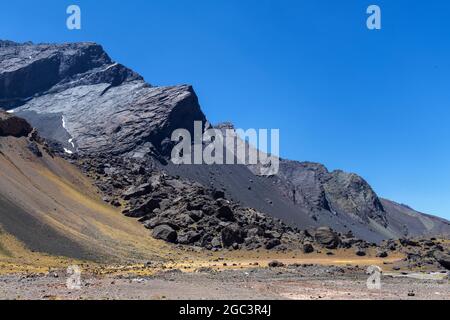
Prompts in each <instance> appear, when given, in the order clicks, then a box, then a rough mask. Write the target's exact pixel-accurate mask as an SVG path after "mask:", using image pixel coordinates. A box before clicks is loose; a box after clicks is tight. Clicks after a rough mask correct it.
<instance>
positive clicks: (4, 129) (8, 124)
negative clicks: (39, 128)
mask: <svg viewBox="0 0 450 320" xmlns="http://www.w3.org/2000/svg"><path fill="white" fill-rule="evenodd" d="M32 130H33V128H31V126H30V125H29V124H28V122H26V121H25V120H24V119H21V118H18V117H15V116H13V115H11V114H9V113H6V112H4V111H1V110H0V137H6V136H12V137H17V138H19V137H26V136H28V134H30V133H31V131H32Z"/></svg>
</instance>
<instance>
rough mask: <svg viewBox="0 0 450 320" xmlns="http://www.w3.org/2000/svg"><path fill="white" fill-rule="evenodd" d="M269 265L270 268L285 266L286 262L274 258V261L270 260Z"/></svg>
mask: <svg viewBox="0 0 450 320" xmlns="http://www.w3.org/2000/svg"><path fill="white" fill-rule="evenodd" d="M269 267H270V268H282V267H284V263H283V262H280V261H277V260H274V261H271V262H269Z"/></svg>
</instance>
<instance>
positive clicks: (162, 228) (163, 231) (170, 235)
mask: <svg viewBox="0 0 450 320" xmlns="http://www.w3.org/2000/svg"><path fill="white" fill-rule="evenodd" d="M152 236H153V237H154V238H155V239H160V240H164V241H166V242H170V243H175V242H176V241H177V232H176V231H175V230H173V229H172V228H171V227H170V226H168V225H166V224H163V225H159V226H157V227H156V228H155V229H153V233H152Z"/></svg>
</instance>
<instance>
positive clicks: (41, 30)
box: [0, 0, 450, 218]
mask: <svg viewBox="0 0 450 320" xmlns="http://www.w3.org/2000/svg"><path fill="white" fill-rule="evenodd" d="M69 4H78V5H80V6H81V9H82V24H83V25H82V27H83V29H82V30H81V31H69V30H67V29H66V27H65V20H66V13H65V11H66V8H67V6H68V5H69ZM370 4H378V5H379V6H380V7H381V9H382V19H383V20H382V30H381V31H369V30H368V29H367V28H366V24H365V21H366V14H365V11H366V8H367V7H368V6H369V5H370ZM449 16H450V2H449V1H444V0H428V1H425V0H421V1H407V0H395V1H392V0H389V1H388V0H384V1H382V0H371V1H365V0H341V1H331V0H330V1H325V0H292V1H285V0H189V1H188V0H158V1H155V0H130V1H119V0H115V1H114V0H110V1H103V0H96V1H93V0H71V1H65V0H47V1H45V0H42V1H34V0H33V1H31V0H29V1H24V0H14V1H8V2H7V4H5V3H3V4H2V8H1V10H0V38H3V39H10V40H15V41H27V40H31V41H34V42H68V41H95V42H99V43H100V44H102V45H103V46H104V47H105V49H106V50H107V51H108V52H109V53H110V55H111V56H112V58H113V59H115V60H117V61H119V62H121V63H123V64H125V65H127V66H129V67H131V68H133V69H134V70H136V71H138V72H139V73H141V74H142V75H143V76H144V77H145V78H146V80H147V81H148V82H150V83H152V84H154V85H171V84H180V83H190V84H193V85H194V87H195V89H196V91H197V93H198V95H199V97H200V101H201V104H202V107H203V110H204V111H205V113H206V114H207V116H208V118H209V119H210V120H211V121H212V122H219V121H223V120H229V121H232V122H234V123H235V124H236V125H237V126H238V127H240V128H251V127H255V128H279V129H280V130H281V154H282V156H283V157H287V158H291V159H296V160H310V161H316V162H321V163H324V164H325V165H326V166H327V167H328V168H329V169H338V168H340V169H343V170H346V171H351V172H356V173H358V174H360V175H362V176H363V177H365V178H366V180H367V181H369V183H370V184H371V185H372V186H373V187H374V189H375V191H376V192H377V193H378V194H379V195H381V196H383V197H387V198H390V199H393V200H396V201H399V202H403V203H407V204H409V205H411V206H413V207H415V208H417V209H418V210H422V211H425V212H428V213H433V214H437V215H441V216H444V217H447V218H450V148H449V146H450V142H449V141H450V125H449V120H450V41H449V39H450V22H449V21H450V20H449Z"/></svg>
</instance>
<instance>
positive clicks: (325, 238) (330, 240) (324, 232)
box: [314, 227, 341, 249]
mask: <svg viewBox="0 0 450 320" xmlns="http://www.w3.org/2000/svg"><path fill="white" fill-rule="evenodd" d="M314 238H315V239H316V241H317V242H318V243H320V244H321V245H322V246H324V247H326V248H327V249H336V248H337V247H338V246H339V244H340V242H341V240H340V238H339V236H338V234H337V233H336V232H334V231H333V230H332V229H331V228H328V227H321V228H318V229H317V230H315V232H314Z"/></svg>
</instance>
